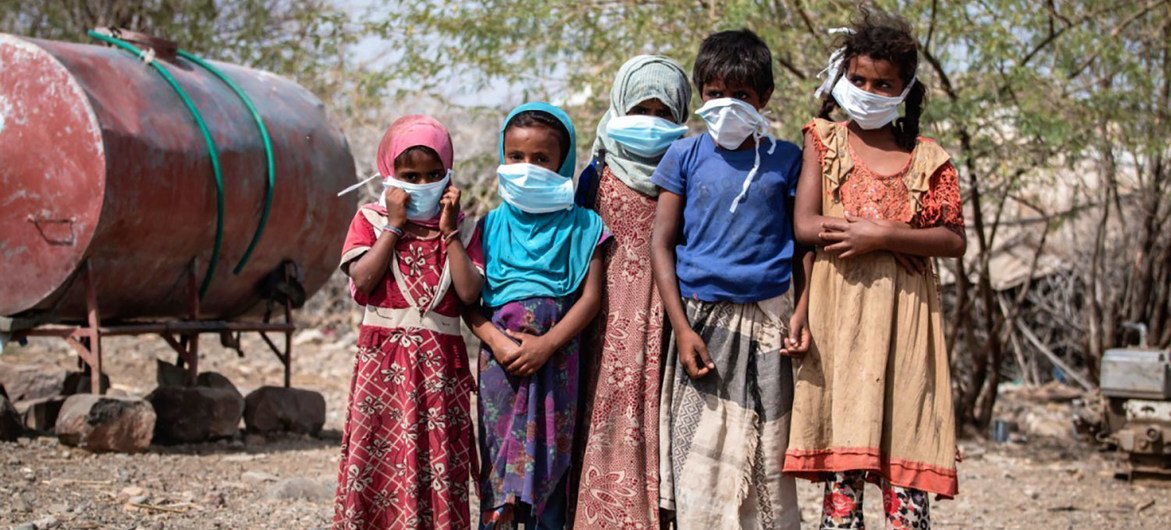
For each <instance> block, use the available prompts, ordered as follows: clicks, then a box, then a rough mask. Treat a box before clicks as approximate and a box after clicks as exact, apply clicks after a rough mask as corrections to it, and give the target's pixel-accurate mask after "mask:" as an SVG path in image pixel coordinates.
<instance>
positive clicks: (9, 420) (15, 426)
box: [0, 387, 24, 442]
mask: <svg viewBox="0 0 1171 530" xmlns="http://www.w3.org/2000/svg"><path fill="white" fill-rule="evenodd" d="M0 390H2V387H0ZM21 434H24V426H23V425H21V421H20V413H18V412H17V411H16V407H14V406H12V402H10V401H8V398H7V397H5V396H4V394H3V392H0V440H2V441H5V442H11V441H13V440H15V439H17V438H19V437H20V435H21Z"/></svg>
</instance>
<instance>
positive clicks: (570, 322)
mask: <svg viewBox="0 0 1171 530" xmlns="http://www.w3.org/2000/svg"><path fill="white" fill-rule="evenodd" d="M602 268H603V265H602V253H601V252H598V251H597V250H595V251H594V256H593V257H592V258H590V269H589V272H587V273H586V279H585V282H583V284H582V289H581V297H580V298H578V299H577V302H574V304H573V307H571V308H569V311H567V312H566V313H565V316H564V317H563V318H562V319H561V321H560V322H558V323H557V324H555V325H554V326H553V328H552V329H550V330H549V331H548V332H546V333H545V334H544V335H530V334H528V333H522V332H519V331H512V330H508V331H507V333H508V336H509V337H512V338H513V339H515V340H517V341H519V342H520V349H519V350H517V352H516V356H515V357H514V358H513V359H512V361H511V362H505V361H501V364H503V365H504V369H505V370H508V373H510V374H512V375H515V376H519V377H528V376H530V375H533V374H534V373H536V372H537V370H539V369H540V368H541V367H542V366H544V365H545V363H546V362H548V361H549V357H551V356H552V355H553V352H555V351H557V350H558V349H559V348H561V347H562V346H564V345H565V343H567V342H569V340H570V339H572V338H573V337H576V336H577V335H578V334H579V333H581V332H582V330H584V329H585V327H586V326H587V325H589V323H590V321H591V320H593V319H594V317H595V316H597V315H598V310H599V309H601V308H602V282H604V281H605V280H604V279H603V278H602ZM497 360H500V358H499V357H497Z"/></svg>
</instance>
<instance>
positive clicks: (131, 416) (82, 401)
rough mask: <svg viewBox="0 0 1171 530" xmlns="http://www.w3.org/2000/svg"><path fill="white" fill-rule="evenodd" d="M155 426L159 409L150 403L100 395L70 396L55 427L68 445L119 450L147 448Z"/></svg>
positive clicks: (61, 438) (60, 437)
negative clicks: (156, 413) (155, 408)
mask: <svg viewBox="0 0 1171 530" xmlns="http://www.w3.org/2000/svg"><path fill="white" fill-rule="evenodd" d="M154 429H155V412H154V409H153V408H151V405H150V403H148V402H146V401H145V400H142V399H137V398H125V397H111V396H103V395H98V394H76V395H73V396H69V399H67V400H65V404H64V405H62V406H61V413H60V414H58V416H57V424H56V426H55V432H56V433H57V438H58V439H60V440H61V443H63V444H65V445H71V446H74V447H80V448H82V449H86V450H88V451H93V452H118V453H137V452H141V451H144V450H146V448H147V447H149V446H150V440H151V437H152V436H153V435H154Z"/></svg>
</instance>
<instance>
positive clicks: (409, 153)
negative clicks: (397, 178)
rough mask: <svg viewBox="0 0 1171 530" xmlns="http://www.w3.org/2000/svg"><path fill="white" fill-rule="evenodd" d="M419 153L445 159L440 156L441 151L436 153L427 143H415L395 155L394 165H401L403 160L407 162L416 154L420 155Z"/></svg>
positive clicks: (436, 158)
mask: <svg viewBox="0 0 1171 530" xmlns="http://www.w3.org/2000/svg"><path fill="white" fill-rule="evenodd" d="M418 155H428V156H433V157H435V160H439V161H442V160H443V159H441V158H439V153H436V152H435V150H434V149H431V148H430V147H427V146H425V145H414V146H411V147H408V148H406V150H404V151H403V152H401V153H399V154H398V156H396V157H394V165H395V166H399V165H401V164H402V163H403V162H405V161H406V160H408V159H410V158H414V157H415V156H418Z"/></svg>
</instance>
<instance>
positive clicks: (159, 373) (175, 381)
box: [155, 359, 187, 387]
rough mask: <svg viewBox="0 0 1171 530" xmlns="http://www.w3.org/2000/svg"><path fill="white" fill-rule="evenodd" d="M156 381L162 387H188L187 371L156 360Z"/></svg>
mask: <svg viewBox="0 0 1171 530" xmlns="http://www.w3.org/2000/svg"><path fill="white" fill-rule="evenodd" d="M155 381H156V382H157V383H158V385H159V386H160V387H164V386H186V385H187V369H186V368H181V367H179V366H178V365H175V364H172V363H169V362H167V361H164V360H161V359H155Z"/></svg>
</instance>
